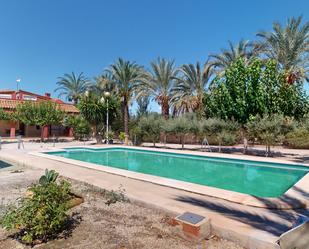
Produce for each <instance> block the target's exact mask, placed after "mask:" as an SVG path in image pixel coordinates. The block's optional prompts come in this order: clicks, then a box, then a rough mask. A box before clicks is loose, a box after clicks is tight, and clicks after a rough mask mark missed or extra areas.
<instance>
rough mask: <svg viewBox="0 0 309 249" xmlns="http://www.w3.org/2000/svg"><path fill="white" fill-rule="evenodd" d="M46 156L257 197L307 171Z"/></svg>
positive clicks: (188, 160)
mask: <svg viewBox="0 0 309 249" xmlns="http://www.w3.org/2000/svg"><path fill="white" fill-rule="evenodd" d="M47 154H51V155H56V156H61V157H65V158H70V159H75V160H79V161H84V162H91V163H96V164H99V165H104V166H109V167H114V168H119V169H124V170H129V171H135V172H139V173H144V174H149V175H155V176H161V177H166V178H171V179H176V180H181V181H185V182H191V183H196V184H201V185H206V186H212V187H216V188H221V189H227V190H232V191H236V192H240V193H246V194H250V195H254V196H258V197H278V196H280V195H282V194H283V193H284V192H286V191H287V190H288V189H289V188H290V187H291V186H293V185H294V184H295V183H296V182H297V181H298V180H299V179H301V178H302V177H303V176H304V175H305V174H306V173H307V172H308V170H309V169H308V168H306V167H304V166H297V165H288V164H277V163H264V162H257V161H246V160H235V159H225V158H214V157H206V156H195V155H184V154H178V153H169V152H156V151H147V150H136V149H127V148H105V149H86V148H72V149H66V151H65V152H60V151H59V152H48V153H47Z"/></svg>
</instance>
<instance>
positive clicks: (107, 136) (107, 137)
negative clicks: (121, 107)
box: [104, 92, 111, 144]
mask: <svg viewBox="0 0 309 249" xmlns="http://www.w3.org/2000/svg"><path fill="white" fill-rule="evenodd" d="M110 95H111V93H110V92H104V97H105V98H106V107H107V108H106V109H107V112H106V144H109V135H108V126H109V116H108V98H109V97H110Z"/></svg>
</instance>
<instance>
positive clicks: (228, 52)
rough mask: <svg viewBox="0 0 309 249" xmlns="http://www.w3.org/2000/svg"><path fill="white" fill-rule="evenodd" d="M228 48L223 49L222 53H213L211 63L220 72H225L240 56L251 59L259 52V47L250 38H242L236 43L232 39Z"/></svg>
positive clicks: (247, 59)
mask: <svg viewBox="0 0 309 249" xmlns="http://www.w3.org/2000/svg"><path fill="white" fill-rule="evenodd" d="M228 43H229V48H228V49H221V54H211V55H210V56H209V57H210V59H211V61H210V64H211V65H212V66H213V67H215V69H217V71H219V72H223V71H224V70H225V69H226V68H228V67H229V66H230V65H231V64H232V63H233V62H235V61H236V60H237V59H239V58H244V59H245V60H246V61H249V60H250V58H251V57H252V56H255V55H257V54H258V49H257V47H254V46H253V45H254V44H253V43H252V42H250V41H248V40H240V41H239V42H238V43H237V44H236V45H234V44H233V43H232V42H231V41H229V42H228Z"/></svg>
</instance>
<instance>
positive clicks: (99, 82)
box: [91, 72, 117, 96]
mask: <svg viewBox="0 0 309 249" xmlns="http://www.w3.org/2000/svg"><path fill="white" fill-rule="evenodd" d="M94 79H95V84H94V85H93V86H92V88H91V91H92V92H94V93H96V94H97V95H99V96H103V95H104V92H110V93H111V95H112V96H115V95H117V92H116V87H115V83H114V82H113V80H112V77H111V75H110V74H109V73H106V72H105V73H103V74H102V75H100V76H98V77H95V78H94Z"/></svg>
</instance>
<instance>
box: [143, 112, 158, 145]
mask: <svg viewBox="0 0 309 249" xmlns="http://www.w3.org/2000/svg"><path fill="white" fill-rule="evenodd" d="M162 122H163V120H162V117H161V116H160V115H159V114H151V115H148V116H144V117H141V118H140V120H139V122H138V126H139V129H140V130H141V131H142V133H143V139H145V140H150V141H152V142H153V146H155V144H156V142H158V141H159V139H160V134H161V131H162Z"/></svg>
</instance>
